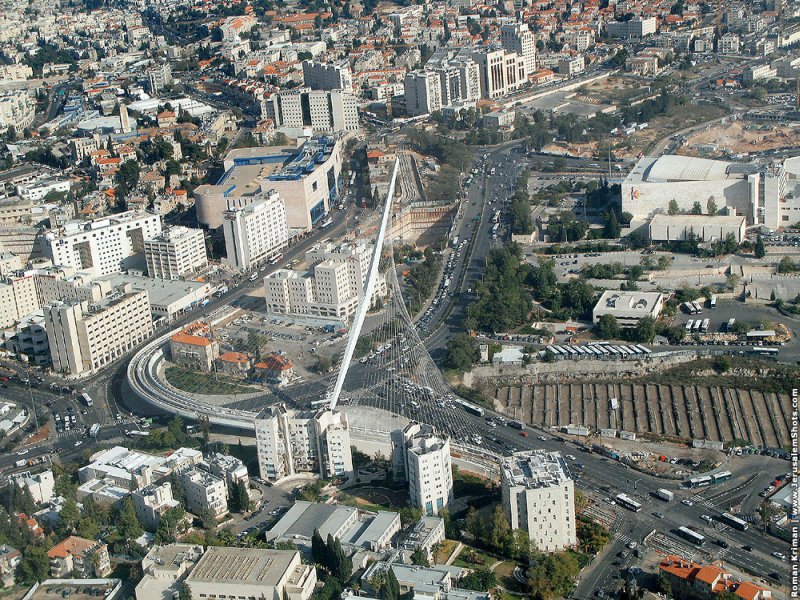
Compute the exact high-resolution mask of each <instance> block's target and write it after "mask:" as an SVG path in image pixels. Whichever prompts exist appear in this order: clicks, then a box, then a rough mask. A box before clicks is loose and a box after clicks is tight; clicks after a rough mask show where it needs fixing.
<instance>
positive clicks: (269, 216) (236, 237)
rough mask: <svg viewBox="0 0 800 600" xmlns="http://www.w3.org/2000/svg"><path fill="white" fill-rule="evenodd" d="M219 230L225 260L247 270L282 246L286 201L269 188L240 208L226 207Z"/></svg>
mask: <svg viewBox="0 0 800 600" xmlns="http://www.w3.org/2000/svg"><path fill="white" fill-rule="evenodd" d="M222 231H223V233H224V235H225V250H226V253H227V258H226V259H225V263H226V264H228V265H230V266H231V267H233V268H235V269H238V270H239V271H249V270H251V269H253V268H254V267H257V266H258V265H259V264H261V263H264V262H265V261H267V260H270V259H271V258H273V257H275V256H278V255H279V254H280V253H281V252H282V251H283V249H284V248H286V244H287V243H288V238H289V230H288V227H287V225H286V205H285V204H284V202H283V200H282V199H281V197H280V196H279V195H278V193H277V192H275V191H273V190H270V191H269V192H267V193H266V194H261V196H260V198H259V199H257V200H255V201H254V202H253V203H252V204H249V205H247V206H245V207H244V208H237V209H233V210H229V211H227V212H226V213H225V220H224V222H223V224H222Z"/></svg>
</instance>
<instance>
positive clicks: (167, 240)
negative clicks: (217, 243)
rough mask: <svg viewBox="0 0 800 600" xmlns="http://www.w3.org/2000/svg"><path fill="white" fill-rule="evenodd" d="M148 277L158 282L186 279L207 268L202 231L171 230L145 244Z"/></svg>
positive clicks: (184, 228) (164, 231)
mask: <svg viewBox="0 0 800 600" xmlns="http://www.w3.org/2000/svg"><path fill="white" fill-rule="evenodd" d="M144 257H145V262H146V263H147V274H148V275H149V276H150V277H154V278H156V279H173V280H179V279H183V278H184V277H187V276H189V275H192V274H197V273H200V272H202V271H203V270H204V269H205V268H206V267H207V266H208V257H207V256H206V242H205V236H204V235H203V230H202V229H190V228H188V227H180V226H178V227H170V228H168V229H165V230H163V231H161V232H160V233H159V234H158V235H156V236H155V237H152V238H150V239H148V240H145V241H144Z"/></svg>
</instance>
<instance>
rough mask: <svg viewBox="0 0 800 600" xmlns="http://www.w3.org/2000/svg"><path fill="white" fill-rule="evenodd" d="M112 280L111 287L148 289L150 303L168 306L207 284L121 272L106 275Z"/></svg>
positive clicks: (133, 289) (134, 289) (137, 290)
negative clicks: (128, 286)
mask: <svg viewBox="0 0 800 600" xmlns="http://www.w3.org/2000/svg"><path fill="white" fill-rule="evenodd" d="M103 279H107V280H108V281H110V282H111V287H116V286H118V285H122V284H123V283H129V284H131V289H132V291H134V292H140V291H142V290H147V294H148V296H149V298H150V304H151V305H153V306H168V305H170V304H173V303H175V302H180V301H181V300H183V299H184V298H185V297H186V296H188V295H190V294H195V293H197V291H198V290H200V289H202V288H203V287H204V286H206V285H207V284H206V283H202V282H199V281H172V280H168V279H151V278H150V277H144V276H140V275H132V274H126V273H119V274H116V275H110V276H108V277H104V278H103Z"/></svg>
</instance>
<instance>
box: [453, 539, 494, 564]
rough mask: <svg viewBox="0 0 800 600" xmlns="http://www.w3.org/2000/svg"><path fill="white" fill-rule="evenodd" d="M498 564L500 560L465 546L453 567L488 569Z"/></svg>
mask: <svg viewBox="0 0 800 600" xmlns="http://www.w3.org/2000/svg"><path fill="white" fill-rule="evenodd" d="M496 562H498V560H497V559H496V558H495V557H493V556H491V555H489V554H487V553H486V552H483V551H482V550H478V549H477V548H473V547H472V546H466V545H465V546H464V548H463V549H462V550H461V552H459V554H458V556H457V557H456V559H455V560H454V561H453V566H455V567H467V568H468V569H477V568H478V567H485V568H487V569H488V568H490V567H491V566H492V565H493V564H494V563H496Z"/></svg>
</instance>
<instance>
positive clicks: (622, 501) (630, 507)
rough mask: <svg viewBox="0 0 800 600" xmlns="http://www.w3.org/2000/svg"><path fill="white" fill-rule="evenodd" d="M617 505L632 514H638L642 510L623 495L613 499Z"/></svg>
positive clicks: (633, 501) (636, 503) (640, 506)
mask: <svg viewBox="0 0 800 600" xmlns="http://www.w3.org/2000/svg"><path fill="white" fill-rule="evenodd" d="M615 500H616V502H617V504H619V505H620V506H622V507H623V508H627V509H628V510H632V511H633V512H639V511H640V510H642V505H641V504H639V503H638V502H636V501H635V500H634V499H633V498H629V497H628V496H626V495H625V494H619V495H618V496H617V497H616V498H615Z"/></svg>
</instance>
